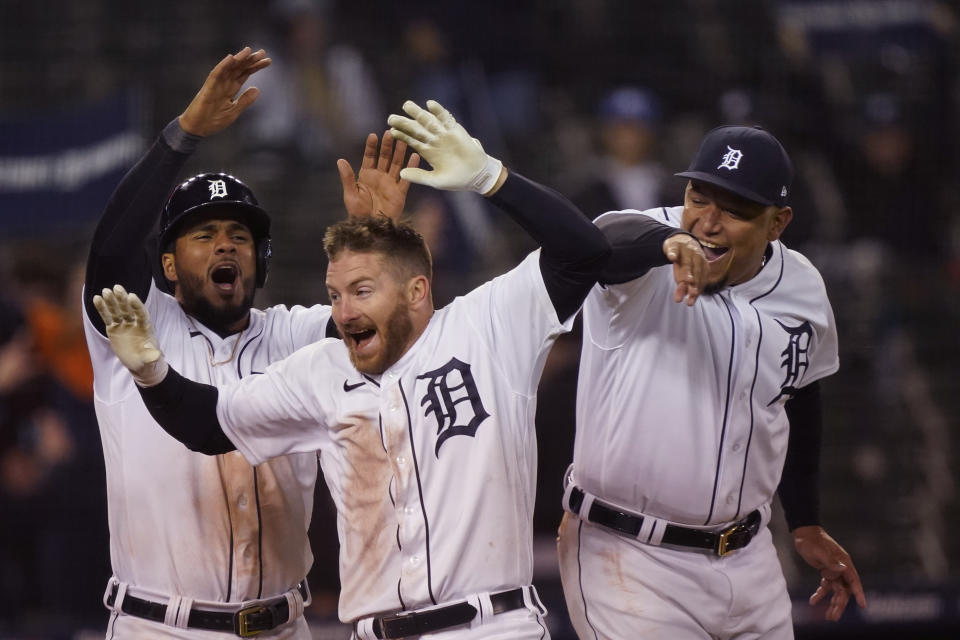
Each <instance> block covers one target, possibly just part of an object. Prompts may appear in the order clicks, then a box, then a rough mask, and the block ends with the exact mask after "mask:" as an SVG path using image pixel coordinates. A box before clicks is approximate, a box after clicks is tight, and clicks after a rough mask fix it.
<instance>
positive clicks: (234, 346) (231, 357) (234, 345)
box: [207, 331, 243, 367]
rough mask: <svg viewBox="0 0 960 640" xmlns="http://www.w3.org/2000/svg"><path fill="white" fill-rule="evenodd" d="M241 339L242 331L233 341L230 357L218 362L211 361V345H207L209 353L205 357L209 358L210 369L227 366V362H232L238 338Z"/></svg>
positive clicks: (238, 343) (238, 342)
mask: <svg viewBox="0 0 960 640" xmlns="http://www.w3.org/2000/svg"><path fill="white" fill-rule="evenodd" d="M242 337H243V331H241V332H240V333H238V334H237V339H236V340H234V341H233V349H232V350H231V351H230V357H229V358H227V359H226V360H221V361H220V362H214V361H213V345H212V344H209V343H208V346H209V347H210V353H208V354H207V356H208V357H209V358H210V366H211V367H219V366H220V365H222V364H227V363H228V362H233V359H234V357H236V355H237V347H238V346H239V345H240V338H242Z"/></svg>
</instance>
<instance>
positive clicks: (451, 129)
mask: <svg viewBox="0 0 960 640" xmlns="http://www.w3.org/2000/svg"><path fill="white" fill-rule="evenodd" d="M427 109H429V111H428V110H425V109H422V108H420V107H419V106H418V105H417V104H416V103H414V102H412V101H410V100H407V101H406V102H404V103H403V110H404V112H405V113H406V114H407V115H408V116H410V117H409V118H405V117H404V116H398V115H396V114H392V115H390V117H389V118H387V124H389V125H390V127H391V129H390V133H392V134H393V137H395V138H396V139H397V140H402V141H403V142H406V143H407V144H408V145H410V148H412V149H413V150H414V151H416V152H417V153H419V154H420V155H421V156H423V158H424V159H425V160H426V161H427V162H429V163H430V164H431V165H432V166H433V170H432V171H426V170H424V169H412V168H410V169H404V170H403V171H401V172H400V177H401V178H404V179H405V180H409V181H410V182H415V183H417V184H424V185H427V186H429V187H433V188H435V189H445V190H447V191H476V192H477V193H482V194H484V195H489V194H490V193H491V192H492V191H493V190H494V188H495V187H496V186H497V184H498V181H499V180H500V174H501V172H502V171H503V163H501V162H500V161H499V160H497V159H496V158H491V157H490V156H488V155H487V154H486V152H485V151H484V150H483V146H482V145H481V144H480V141H479V140H477V139H476V138H472V137H470V134H469V133H467V130H466V129H464V128H463V127H462V126H461V125H460V124H458V123H457V121H456V120H455V119H454V118H453V116H452V115H450V112H449V111H447V110H446V109H444V108H443V107H442V106H441V105H440V103H438V102H435V101H434V100H427Z"/></svg>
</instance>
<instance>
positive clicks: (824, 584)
mask: <svg viewBox="0 0 960 640" xmlns="http://www.w3.org/2000/svg"><path fill="white" fill-rule="evenodd" d="M793 546H794V548H795V549H796V550H797V553H799V554H800V557H802V558H803V559H804V561H805V562H806V563H807V564H809V565H810V566H811V567H813V568H814V569H818V570H819V571H820V585H819V586H818V587H817V590H816V591H815V592H814V593H813V595H812V596H810V604H811V605H815V604H817V603H818V602H820V601H821V600H823V599H824V598H825V597H827V594H829V593H831V592H832V593H833V596H831V598H830V603H829V604H828V605H827V612H826V618H827V620H832V621H837V620H839V619H840V616H841V615H843V611H844V609H846V608H847V602H848V601H849V600H850V596H851V595H852V596H853V597H854V599H855V600H856V601H857V604H858V605H859V606H860V608H864V607H866V606H867V598H866V596H865V595H864V593H863V585H862V584H861V583H860V575H859V574H858V573H857V569H856V568H855V567H854V566H853V560H852V559H851V558H850V554H848V553H847V552H846V550H845V549H844V548H843V547H841V546H840V544H839V543H838V542H837V541H836V540H834V539H833V538H832V537H830V535H828V534H827V532H826V531H824V530H823V527H819V526H807V527H797V528H796V529H794V530H793Z"/></svg>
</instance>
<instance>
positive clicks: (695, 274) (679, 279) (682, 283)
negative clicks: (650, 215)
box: [663, 233, 708, 307]
mask: <svg viewBox="0 0 960 640" xmlns="http://www.w3.org/2000/svg"><path fill="white" fill-rule="evenodd" d="M663 253H664V255H665V256H667V260H669V261H670V262H672V263H673V279H674V281H675V282H676V283H677V288H676V290H675V291H674V292H673V300H674V302H682V301H683V299H684V298H686V300H687V306H690V307H692V306H693V304H694V303H695V302H696V301H697V298H698V297H699V296H700V293H701V292H702V291H703V283H704V280H705V279H706V277H707V269H708V266H707V258H706V256H705V255H704V253H703V247H701V246H700V242H699V241H697V239H696V238H694V237H693V236H691V235H690V234H688V233H678V234H676V235H672V236H670V237H669V238H667V239H666V240H664V241H663Z"/></svg>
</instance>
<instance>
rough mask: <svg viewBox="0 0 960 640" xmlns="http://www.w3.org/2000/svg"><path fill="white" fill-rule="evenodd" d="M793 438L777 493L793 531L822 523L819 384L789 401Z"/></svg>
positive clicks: (821, 426) (787, 405)
mask: <svg viewBox="0 0 960 640" xmlns="http://www.w3.org/2000/svg"><path fill="white" fill-rule="evenodd" d="M785 408H786V411H787V418H788V419H789V420H790V438H789V441H788V444H787V457H786V460H785V462H784V465H783V475H782V476H781V478H780V486H779V487H778V489H777V493H778V494H779V495H780V503H781V504H782V505H783V511H784V515H785V516H786V519H787V525H788V527H789V528H790V530H791V531H792V530H794V529H796V528H797V527H802V526H809V525H819V524H820V441H821V438H822V431H823V408H822V403H821V400H820V384H819V382H813V383H811V384H809V385H807V386H805V387H802V388H801V389H799V390H798V391H797V393H796V394H795V395H794V396H793V398H791V399H790V400H788V401H787V404H786V407H785Z"/></svg>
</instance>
